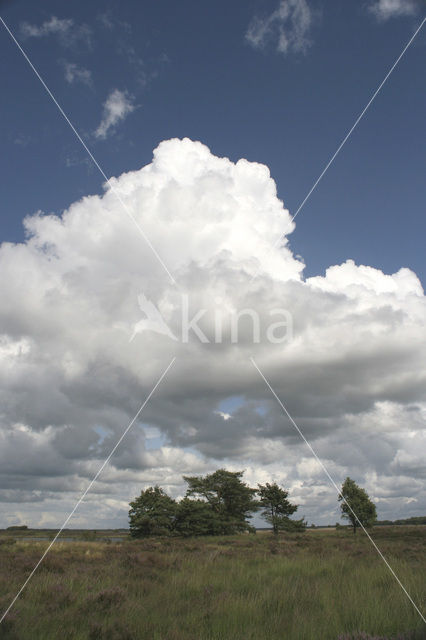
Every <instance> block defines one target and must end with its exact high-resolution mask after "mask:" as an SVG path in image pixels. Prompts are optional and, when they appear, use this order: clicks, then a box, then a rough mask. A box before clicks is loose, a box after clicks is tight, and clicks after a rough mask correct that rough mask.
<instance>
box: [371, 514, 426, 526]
mask: <svg viewBox="0 0 426 640" xmlns="http://www.w3.org/2000/svg"><path fill="white" fill-rule="evenodd" d="M391 524H426V516H415V517H413V518H405V519H400V520H378V521H377V522H376V525H379V526H380V525H391Z"/></svg>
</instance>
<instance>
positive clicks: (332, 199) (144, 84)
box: [0, 0, 426, 282]
mask: <svg viewBox="0 0 426 640" xmlns="http://www.w3.org/2000/svg"><path fill="white" fill-rule="evenodd" d="M373 4H374V3H373V2H370V5H369V3H368V2H364V3H358V2H345V3H342V2H341V1H340V0H336V1H330V2H327V3H325V2H322V3H321V2H314V1H312V2H310V3H309V7H310V10H311V26H310V28H309V29H307V31H306V39H307V40H308V41H309V42H308V43H307V45H306V47H305V48H304V49H303V50H297V47H295V46H294V47H292V46H290V47H289V50H287V52H279V51H277V36H276V34H275V33H273V32H271V33H270V35H269V36H268V37H266V38H265V41H264V43H263V46H262V47H260V48H255V47H253V46H251V45H250V43H249V41H248V40H247V38H246V34H247V31H248V28H249V26H250V24H252V21H253V19H254V18H255V17H256V16H258V17H259V18H263V19H266V18H267V16H268V15H270V14H271V11H273V10H274V8H275V7H276V6H278V3H273V2H265V1H262V0H258V1H253V0H252V1H250V2H245V1H244V2H242V1H241V2H240V1H236V2H232V3H229V2H222V1H220V0H219V1H217V2H215V3H205V2H199V1H197V2H195V1H194V2H191V1H185V2H180V3H175V2H164V1H161V2H144V3H140V2H129V1H125V2H122V3H120V8H118V7H117V5H115V3H108V2H104V3H87V2H79V1H77V2H74V3H73V4H72V8H71V7H70V5H69V3H58V2H49V1H46V2H43V3H42V4H39V3H38V4H37V5H36V4H35V3H33V2H23V1H16V2H9V3H5V4H4V5H3V7H2V8H3V14H2V15H3V17H4V19H5V21H6V22H7V24H8V25H9V27H10V28H11V30H12V31H13V32H14V34H15V35H16V37H17V38H18V39H19V41H20V42H21V44H22V46H23V47H24V49H25V51H26V52H27V53H28V55H29V57H30V59H31V60H32V62H33V64H34V65H35V66H36V67H37V69H38V70H39V72H40V74H41V75H42V76H43V78H44V79H45V81H46V82H47V84H48V86H49V87H50V89H51V90H52V92H53V94H54V95H55V96H56V98H57V100H58V101H59V103H60V104H61V105H62V106H63V108H64V110H65V111H66V113H67V114H68V115H69V117H70V119H71V121H72V122H73V124H74V125H75V126H76V128H77V129H78V131H79V132H80V133H81V135H82V137H83V139H84V140H85V141H86V142H87V144H88V146H89V147H90V149H91V150H92V151H93V153H94V155H95V157H96V159H97V160H98V162H99V163H100V165H101V166H102V168H103V169H104V171H105V173H106V174H107V175H108V176H110V175H119V174H120V173H122V172H123V171H128V170H135V169H138V168H140V167H141V166H142V165H144V164H147V163H148V162H150V160H151V157H152V150H153V149H154V148H155V147H156V146H157V144H158V143H159V142H160V141H161V140H163V139H168V138H172V137H179V138H181V137H184V136H188V137H190V138H191V139H194V140H200V141H202V142H203V143H205V144H207V146H209V147H210V149H211V150H212V152H213V153H214V154H216V155H219V156H227V157H229V158H230V159H231V160H234V161H235V160H237V159H239V158H240V157H244V158H247V159H249V160H252V161H256V162H262V163H265V164H266V165H267V166H268V167H269V168H270V171H271V175H272V177H273V178H274V179H275V181H276V183H277V187H278V195H279V197H280V198H282V199H283V200H284V204H285V206H286V207H287V208H289V209H290V212H291V213H294V211H295V210H296V209H297V207H298V206H299V204H300V202H301V201H302V200H303V198H304V197H305V195H306V194H307V192H308V191H309V189H310V188H311V186H312V184H313V183H314V181H315V180H316V178H317V177H318V175H319V174H320V172H321V171H322V169H323V168H324V166H325V164H326V163H327V161H328V159H329V158H330V156H331V155H332V154H333V153H334V151H335V150H336V148H337V146H338V144H339V143H340V141H341V140H342V138H343V137H344V135H345V134H346V132H347V131H348V129H349V128H350V127H351V126H352V124H353V122H354V120H355V119H356V117H357V116H358V115H359V113H360V112H361V110H362V109H363V107H364V106H365V104H366V102H367V101H368V99H369V98H370V96H371V94H372V93H373V91H374V90H375V88H376V87H377V86H378V84H379V83H380V82H381V80H382V79H383V77H384V75H385V73H386V72H387V71H388V69H389V67H390V66H391V64H392V63H393V62H394V60H395V59H396V57H397V56H398V55H399V53H400V51H401V50H402V48H403V46H404V45H405V43H406V42H407V41H408V39H409V38H410V36H411V35H412V33H413V31H414V29H415V28H416V27H417V26H418V24H419V23H420V19H421V14H420V12H418V11H416V10H415V9H416V6H415V4H413V5H412V11H407V15H389V16H388V17H387V19H384V18H383V17H382V18H381V19H379V17H378V16H377V13H376V14H375V13H373V11H372V10H371V9H372V7H373ZM396 4H398V3H396ZM408 5H410V3H408V4H407V5H406V6H407V7H408ZM410 6H411V5H410ZM52 16H56V17H57V18H58V19H59V20H61V21H64V20H72V21H73V24H72V26H70V28H69V29H67V28H64V33H62V32H61V30H60V29H58V30H56V31H55V29H54V28H52V29H51V30H50V31H49V27H47V28H45V33H44V35H43V34H42V33H40V34H39V35H37V36H34V35H29V30H28V27H27V28H26V27H25V23H27V25H31V26H32V27H37V28H38V29H39V30H42V28H43V24H44V25H46V23H47V24H49V21H50V20H51V18H52ZM65 27H66V25H65ZM425 47H426V33H425V32H424V31H423V32H421V33H420V34H419V35H418V36H417V38H416V40H415V42H414V43H413V45H412V46H411V47H410V49H409V50H408V51H407V53H406V55H405V56H404V58H403V59H402V60H401V62H400V64H399V66H398V67H397V69H396V70H395V72H394V73H393V74H392V76H391V77H390V79H389V81H388V82H387V84H386V85H385V87H384V88H383V90H382V91H381V93H380V94H379V95H378V97H377V99H376V100H375V102H374V103H373V105H372V106H371V108H370V110H369V111H368V113H367V114H366V116H365V117H364V119H363V120H362V121H361V123H360V125H359V126H358V127H357V129H356V131H355V132H354V133H353V135H352V136H351V138H350V139H349V140H348V142H347V144H346V145H345V147H344V149H343V150H342V152H341V153H340V154H339V156H338V157H337V159H336V161H335V163H334V164H333V166H332V167H331V168H330V169H329V171H328V172H327V174H326V176H325V177H324V179H323V180H322V182H321V184H320V185H319V186H318V188H317V189H316V191H315V192H314V193H313V195H312V196H311V198H310V200H309V201H308V202H307V203H306V205H305V206H304V208H303V209H302V211H301V212H300V214H299V215H298V218H297V226H296V231H295V232H294V233H293V234H292V237H291V239H290V242H291V247H292V249H293V251H294V253H296V254H300V255H302V257H303V258H304V260H305V262H306V275H314V274H320V273H323V271H324V269H325V268H326V267H327V266H329V265H331V264H338V263H340V262H342V261H343V260H345V259H346V258H353V259H354V260H355V262H356V263H358V264H359V263H361V264H368V265H371V266H374V267H377V268H379V269H382V270H383V271H384V272H386V273H392V272H395V271H397V270H398V269H399V268H400V267H401V266H407V267H410V268H411V269H413V270H414V271H415V272H416V273H417V275H418V276H419V277H420V278H421V280H422V281H423V282H424V281H425V276H426V265H425V258H424V250H423V244H424V240H423V234H424V188H423V187H424V184H423V182H424V161H425V154H424V144H423V143H422V141H423V140H424V138H423V136H422V134H421V132H422V131H424V128H423V126H424V113H425V111H426V109H425V107H426V94H425V91H424V54H425ZM295 49H296V50H295ZM73 65H74V66H73ZM67 69H68V70H69V69H71V72H72V70H73V69H74V71H77V75H74V78H73V80H72V81H70V78H71V76H70V75H69V74H68V81H67V79H66V76H67ZM79 72H80V75H78V73H79ZM0 73H1V76H2V78H3V89H4V90H3V91H2V94H1V97H0V109H1V114H2V133H1V143H2V156H1V157H2V163H1V164H2V171H1V176H2V203H1V217H0V237H1V239H2V240H3V241H17V240H21V239H22V237H23V229H22V222H21V221H22V218H23V217H24V216H26V215H27V214H31V213H33V212H35V211H36V210H38V209H40V210H42V211H44V212H55V213H60V212H61V210H63V209H64V208H66V207H67V206H68V205H69V204H70V203H71V202H73V201H75V200H76V199H78V198H80V197H82V196H83V195H87V194H90V193H97V192H100V190H101V184H102V182H103V179H102V176H101V175H100V174H99V173H98V171H97V169H95V168H94V167H93V166H92V165H91V162H90V160H89V159H88V157H87V155H86V153H85V151H84V149H82V147H81V146H80V144H79V142H78V141H77V140H76V138H75V137H74V135H73V133H72V132H71V130H70V129H69V127H68V125H67V124H66V123H65V121H64V120H63V118H62V116H61V115H60V114H59V112H58V111H57V109H56V107H55V106H54V105H53V103H52V102H51V100H50V99H49V97H48V96H47V94H46V93H45V91H44V89H43V87H42V86H41V85H40V83H39V81H38V80H37V78H36V77H35V76H34V74H33V72H32V71H31V69H30V68H29V67H28V65H27V63H26V62H25V60H24V59H23V57H22V55H21V54H20V52H19V51H18V49H17V48H16V46H15V44H14V43H13V42H12V40H11V39H10V37H9V36H8V35H7V33H6V31H5V30H4V29H3V31H2V37H1V39H0ZM82 74H83V75H82ZM116 89H118V90H119V91H120V92H123V93H125V92H127V96H128V100H129V102H130V103H131V104H132V105H133V106H134V109H133V111H131V112H130V113H129V114H128V115H127V116H126V117H125V118H124V119H123V120H122V121H121V122H120V123H118V124H117V126H116V127H112V128H110V129H109V131H108V132H107V135H106V137H105V138H104V139H99V138H96V137H95V135H94V132H95V131H96V129H97V127H98V126H99V123H100V121H101V119H102V110H103V104H104V103H105V101H106V100H107V98H108V96H109V95H110V94H111V92H113V91H114V90H116Z"/></svg>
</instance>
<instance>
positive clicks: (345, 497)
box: [339, 477, 377, 534]
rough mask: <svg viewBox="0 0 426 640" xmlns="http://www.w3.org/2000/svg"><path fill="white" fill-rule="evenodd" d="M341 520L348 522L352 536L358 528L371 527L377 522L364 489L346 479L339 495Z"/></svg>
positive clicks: (373, 505) (374, 508)
mask: <svg viewBox="0 0 426 640" xmlns="http://www.w3.org/2000/svg"><path fill="white" fill-rule="evenodd" d="M339 502H341V503H342V504H341V505H340V509H341V511H342V518H346V520H349V522H350V523H351V525H352V527H353V532H354V534H355V533H356V529H357V527H359V526H361V525H362V526H363V527H372V526H373V524H374V523H375V522H376V520H377V513H376V505H375V504H374V502H372V501H371V500H370V498H369V497H368V494H367V492H366V491H365V489H362V488H361V487H359V486H358V485H357V484H356V483H355V482H354V481H353V480H351V478H349V477H348V478H346V480H345V481H344V483H343V485H342V490H341V493H340V495H339Z"/></svg>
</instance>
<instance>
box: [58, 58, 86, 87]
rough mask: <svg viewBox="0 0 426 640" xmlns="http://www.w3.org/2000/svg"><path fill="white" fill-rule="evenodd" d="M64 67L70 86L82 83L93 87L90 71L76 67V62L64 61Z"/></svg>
mask: <svg viewBox="0 0 426 640" xmlns="http://www.w3.org/2000/svg"><path fill="white" fill-rule="evenodd" d="M63 65H64V70H65V80H66V81H67V82H68V83H69V84H74V83H75V82H81V83H82V84H87V85H88V86H91V85H92V73H91V71H89V69H84V68H83V67H79V66H78V65H76V64H75V63H74V62H67V61H66V60H64V62H63Z"/></svg>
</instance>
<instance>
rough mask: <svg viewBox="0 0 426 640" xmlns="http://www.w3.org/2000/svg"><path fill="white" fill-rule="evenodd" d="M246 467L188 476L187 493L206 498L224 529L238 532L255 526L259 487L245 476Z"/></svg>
mask: <svg viewBox="0 0 426 640" xmlns="http://www.w3.org/2000/svg"><path fill="white" fill-rule="evenodd" d="M243 473H244V472H243V471H226V469H218V470H217V471H215V472H214V473H212V474H210V475H207V476H204V477H203V476H192V477H190V476H184V480H185V482H187V483H188V489H187V492H186V495H187V497H189V496H198V497H201V498H204V499H205V500H206V501H207V503H208V504H209V505H210V507H211V509H212V511H213V512H214V513H215V514H216V515H217V516H218V520H219V522H220V528H221V531H220V533H223V534H229V533H238V532H240V531H247V530H250V528H252V527H251V526H250V524H249V522H248V518H249V516H250V515H251V514H252V513H254V512H255V511H257V510H258V508H259V503H258V502H257V501H256V499H255V497H254V496H255V495H256V489H251V488H250V487H249V486H248V485H247V484H245V482H243V481H242V480H241V478H242V476H243Z"/></svg>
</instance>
